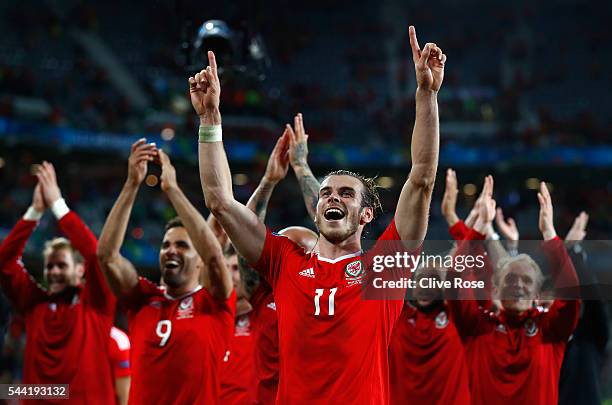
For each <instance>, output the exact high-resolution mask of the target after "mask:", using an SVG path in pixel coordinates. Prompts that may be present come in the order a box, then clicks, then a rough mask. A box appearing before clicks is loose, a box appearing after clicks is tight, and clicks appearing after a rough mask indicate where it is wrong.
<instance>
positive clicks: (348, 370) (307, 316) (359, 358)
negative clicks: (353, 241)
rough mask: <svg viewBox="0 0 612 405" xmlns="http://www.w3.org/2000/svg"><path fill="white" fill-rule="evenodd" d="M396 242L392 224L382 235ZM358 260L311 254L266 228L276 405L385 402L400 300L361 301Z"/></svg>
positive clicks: (263, 262)
mask: <svg viewBox="0 0 612 405" xmlns="http://www.w3.org/2000/svg"><path fill="white" fill-rule="evenodd" d="M399 239H400V237H399V235H398V233H397V230H396V228H395V223H394V222H392V223H391V224H390V225H389V227H388V228H387V230H386V231H385V233H384V234H383V235H382V236H381V237H380V238H379V240H399ZM363 259H364V261H366V262H367V260H368V259H367V257H363ZM361 260H362V254H361V252H356V253H354V254H349V255H345V256H342V257H339V258H337V259H334V260H330V259H327V258H324V257H320V256H318V255H316V254H307V253H305V252H304V249H303V248H302V247H300V246H298V245H297V244H295V243H293V242H292V241H291V240H289V239H288V238H286V237H283V236H279V235H276V234H273V233H272V232H270V231H269V230H268V231H267V235H266V240H265V244H264V248H263V252H262V254H261V257H260V259H259V260H258V262H257V263H256V264H255V266H254V268H255V269H256V270H257V271H259V272H260V273H261V274H262V275H263V277H264V278H265V279H266V280H268V282H269V284H270V285H271V286H272V288H273V290H274V298H275V302H276V309H277V315H278V327H279V328H278V331H279V343H280V383H279V388H278V396H277V403H280V404H283V405H284V404H291V403H300V404H302V403H309V404H318V403H320V404H329V403H330V401H333V402H336V403H351V404H365V403H368V404H370V403H371V404H384V403H387V402H388V400H389V378H388V372H389V365H388V352H387V351H388V347H389V341H390V339H391V331H392V328H393V325H394V324H395V321H396V320H397V318H398V317H399V315H400V313H401V310H402V305H403V300H363V299H362V288H361V284H360V283H359V282H356V281H355V274H356V272H355V270H356V269H359V270H361V269H362V267H360V266H361V265H360V264H357V263H359V262H360V261H361ZM360 274H361V273H360Z"/></svg>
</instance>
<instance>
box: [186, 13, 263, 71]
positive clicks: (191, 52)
mask: <svg viewBox="0 0 612 405" xmlns="http://www.w3.org/2000/svg"><path fill="white" fill-rule="evenodd" d="M189 26H190V23H186V25H185V26H184V27H183V42H182V43H181V47H180V48H181V57H180V58H179V59H177V62H178V63H179V64H180V65H183V66H184V67H185V69H186V70H187V71H188V72H189V73H190V74H194V73H195V72H198V71H199V70H200V69H202V68H203V67H205V66H206V65H207V64H208V56H207V52H208V51H213V52H214V53H215V57H216V58H217V65H218V66H219V70H218V72H219V77H220V78H221V80H222V81H225V80H228V78H229V77H231V80H232V81H239V82H244V81H245V80H246V81H247V82H252V81H263V80H264V79H265V77H266V74H265V73H266V70H267V69H268V68H269V66H270V58H269V57H268V51H267V48H266V46H265V43H264V40H263V38H262V36H261V35H260V34H258V33H257V32H255V31H254V30H252V29H250V28H248V27H244V26H243V27H239V28H237V29H234V28H232V27H231V26H230V25H229V24H228V23H226V22H225V21H223V20H207V21H204V23H202V25H200V26H199V27H198V29H197V31H196V32H195V34H193V36H192V37H191V38H190V39H189V38H188V37H189V36H190V35H189V34H187V31H189V29H188V27H189Z"/></svg>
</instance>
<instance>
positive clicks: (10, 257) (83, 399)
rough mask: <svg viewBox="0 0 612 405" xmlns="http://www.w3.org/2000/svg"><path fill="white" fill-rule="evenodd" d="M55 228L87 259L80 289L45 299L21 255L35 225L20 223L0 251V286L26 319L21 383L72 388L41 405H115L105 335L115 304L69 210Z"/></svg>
mask: <svg viewBox="0 0 612 405" xmlns="http://www.w3.org/2000/svg"><path fill="white" fill-rule="evenodd" d="M58 224H59V227H60V230H61V231H62V232H63V233H64V234H65V235H66V236H67V237H68V239H70V241H71V243H72V244H73V246H74V247H75V248H76V249H77V250H78V251H79V252H80V253H81V255H82V256H83V258H84V259H85V263H84V265H85V277H86V282H85V284H84V285H82V286H80V287H78V288H69V289H67V290H66V291H65V292H63V293H61V294H56V295H48V293H47V291H45V290H44V289H42V288H41V287H40V286H39V285H38V284H36V282H35V281H34V279H33V278H32V277H31V276H30V275H29V274H28V272H27V271H26V270H25V269H24V267H23V263H22V262H21V256H22V254H23V250H24V248H25V245H26V242H27V240H28V238H29V237H30V235H31V234H32V232H33V231H34V229H35V228H36V225H37V222H36V221H27V220H24V219H21V220H19V222H18V223H17V224H16V225H15V227H14V228H13V230H12V231H11V232H10V233H9V235H8V236H7V237H6V239H5V240H4V242H3V243H2V245H1V246H0V284H1V285H2V288H3V291H4V293H5V294H6V296H7V297H8V298H9V299H10V300H11V301H12V303H13V305H14V306H15V309H16V310H17V311H18V312H19V313H20V314H22V316H23V317H24V319H25V331H26V347H25V355H24V373H23V382H24V383H25V384H54V383H55V384H70V388H69V396H70V399H68V400H57V401H52V400H45V401H39V402H44V403H61V404H109V403H113V401H114V400H115V390H114V385H113V381H112V378H111V374H112V373H111V368H110V363H109V361H108V346H109V337H108V335H109V331H110V329H111V326H112V324H113V318H114V316H115V303H116V300H115V298H114V296H113V295H112V293H111V291H110V289H109V288H108V286H107V284H106V280H105V279H104V276H103V275H102V272H101V271H100V268H99V266H98V259H97V257H96V247H97V240H96V238H95V236H94V235H93V233H92V232H91V231H90V230H89V228H87V226H85V224H84V223H83V222H82V221H81V219H80V218H79V217H78V215H77V214H76V213H74V212H73V211H70V212H69V213H68V214H66V215H64V217H62V219H60V220H59V222H58ZM32 403H35V401H32Z"/></svg>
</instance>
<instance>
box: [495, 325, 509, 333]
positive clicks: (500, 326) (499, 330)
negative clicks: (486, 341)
mask: <svg viewBox="0 0 612 405" xmlns="http://www.w3.org/2000/svg"><path fill="white" fill-rule="evenodd" d="M495 330H497V331H498V332H501V333H508V332H507V331H506V325H504V324H503V323H500V324H499V325H497V326H496V327H495Z"/></svg>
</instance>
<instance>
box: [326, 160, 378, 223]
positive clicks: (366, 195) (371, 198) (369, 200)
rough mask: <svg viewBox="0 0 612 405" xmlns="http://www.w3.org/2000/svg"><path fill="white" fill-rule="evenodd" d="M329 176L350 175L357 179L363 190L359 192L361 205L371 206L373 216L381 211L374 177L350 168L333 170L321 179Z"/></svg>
mask: <svg viewBox="0 0 612 405" xmlns="http://www.w3.org/2000/svg"><path fill="white" fill-rule="evenodd" d="M330 176H351V177H354V178H356V179H358V180H359V181H360V182H361V184H363V191H362V192H361V207H362V208H365V207H371V208H372V209H373V210H374V217H376V216H377V214H378V213H382V204H381V203H380V196H379V195H378V188H379V186H378V184H376V177H365V176H362V175H361V174H359V173H355V172H351V171H350V170H334V171H332V172H329V173H327V174H326V175H325V177H324V178H323V180H324V181H325V179H327V178H328V177H330Z"/></svg>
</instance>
